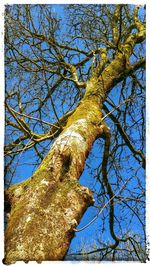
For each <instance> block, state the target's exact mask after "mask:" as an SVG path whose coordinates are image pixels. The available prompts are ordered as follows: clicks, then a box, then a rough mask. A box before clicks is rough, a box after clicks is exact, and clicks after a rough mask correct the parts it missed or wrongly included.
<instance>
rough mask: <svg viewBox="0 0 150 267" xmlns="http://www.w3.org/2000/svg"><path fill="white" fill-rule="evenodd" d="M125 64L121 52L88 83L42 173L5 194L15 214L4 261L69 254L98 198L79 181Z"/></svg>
mask: <svg viewBox="0 0 150 267" xmlns="http://www.w3.org/2000/svg"><path fill="white" fill-rule="evenodd" d="M125 68H126V57H125V55H124V54H123V53H118V55H117V56H116V58H115V59H114V61H113V62H112V63H111V64H110V65H109V66H108V67H107V68H106V69H105V70H104V71H103V72H102V74H101V75H100V76H98V75H97V76H95V77H94V76H93V77H92V78H91V79H90V80H89V81H88V82H87V87H86V93H85V96H84V98H83V99H82V101H81V102H80V104H79V105H78V107H77V108H76V110H75V112H74V113H73V114H72V115H71V116H70V117H69V118H68V121H67V124H66V126H65V128H64V130H63V131H62V133H61V134H60V135H59V137H58V138H57V139H56V141H55V142H54V144H53V146H52V147H51V150H50V151H49V153H48V154H47V156H46V157H45V159H44V160H43V162H42V163H41V165H40V166H39V168H38V169H37V171H36V172H35V173H34V175H33V176H32V177H31V178H29V179H28V180H27V181H24V182H22V183H20V184H18V185H14V186H12V187H11V188H10V189H9V190H8V191H7V192H6V197H7V199H8V201H9V202H10V203H11V212H10V219H9V221H8V226H7V230H6V235H5V263H7V264H8V263H12V262H15V261H19V260H25V261H26V260H36V261H42V260H62V259H63V258H64V256H65V254H66V252H67V250H68V248H69V245H70V241H71V239H72V237H73V235H74V230H73V228H75V227H76V225H77V224H78V223H79V221H80V219H81V217H82V215H83V213H84V212H85V210H86V209H87V207H88V206H90V205H92V204H93V201H94V200H93V198H92V194H91V192H90V191H89V190H88V189H87V188H85V187H83V186H81V185H80V184H79V182H78V179H79V177H80V175H81V173H82V171H83V169H84V164H85V160H86V158H87V155H88V153H89V152H90V149H91V147H92V144H93V142H94V141H95V140H96V138H97V137H99V136H101V135H102V134H103V130H104V127H105V126H103V125H100V119H101V117H102V113H101V107H102V103H103V100H104V99H105V96H106V93H107V92H108V91H109V90H110V89H111V88H112V87H113V86H114V84H116V83H117V82H118V81H119V80H120V79H121V77H122V74H123V73H124V71H125Z"/></svg>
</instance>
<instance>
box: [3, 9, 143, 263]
mask: <svg viewBox="0 0 150 267" xmlns="http://www.w3.org/2000/svg"><path fill="white" fill-rule="evenodd" d="M57 11H58V12H57ZM64 16H65V18H64ZM5 73H6V99H5V105H6V141H5V156H6V160H5V163H6V166H5V181H6V190H5V208H6V212H7V217H8V219H7V228H6V233H5V260H4V262H5V263H6V264H8V263H12V262H15V261H17V260H24V261H27V260H36V261H43V260H63V259H64V257H65V255H66V253H67V251H68V249H69V246H70V242H71V240H72V238H73V236H74V234H75V232H78V231H81V230H84V229H85V228H87V227H88V225H87V226H85V227H83V229H76V227H77V225H78V224H79V222H80V219H81V218H82V216H83V214H84V212H85V211H86V209H87V208H88V207H89V206H91V205H93V208H94V209H95V210H97V209H98V212H97V215H96V217H95V219H96V218H99V216H100V214H102V212H103V217H102V218H100V219H99V221H100V223H101V224H102V225H103V230H102V227H101V229H100V230H99V233H101V232H104V231H105V226H106V225H107V226H109V233H110V238H111V239H110V241H111V242H105V244H104V242H103V240H102V239H98V240H97V242H98V243H97V247H96V249H95V250H93V251H92V250H91V251H86V253H85V252H84V253H77V254H78V255H79V254H81V255H83V254H84V255H88V254H91V255H92V254H93V253H94V255H97V253H98V252H99V254H98V255H99V256H98V257H99V260H102V259H108V258H109V259H111V260H115V259H121V257H122V255H125V257H126V258H131V259H132V260H139V261H145V260H146V252H145V204H144V201H145V181H144V169H145V156H144V153H145V141H144V140H145V7H144V6H134V5H12V6H6V12H5ZM104 120H105V122H104ZM54 139H55V141H53V140H54ZM94 142H95V143H94ZM91 150H92V153H93V155H92V153H91ZM89 153H90V154H89ZM97 153H98V155H97ZM88 155H89V159H90V161H89V162H88ZM20 158H21V164H25V162H26V161H28V158H30V161H28V165H29V163H30V165H31V166H32V170H33V173H32V175H31V177H30V178H28V179H26V180H24V181H22V182H19V183H15V182H16V181H19V178H18V176H19V171H18V173H17V170H20ZM21 166H22V165H21ZM84 169H88V172H89V173H90V175H91V180H90V181H92V186H91V189H88V188H87V187H85V186H82V185H81V184H80V183H79V178H80V176H81V174H82V172H83V171H84ZM22 170H23V172H24V174H23V178H22V180H23V179H24V178H25V173H26V172H27V168H26V167H24V166H22ZM83 175H84V172H83ZM16 176H17V179H16V181H15V180H14V178H15V177H16ZM85 179H86V177H85ZM95 181H96V185H95ZM13 183H14V184H13ZM92 193H93V194H92ZM93 195H94V198H95V201H94V198H93ZM126 213H128V215H126ZM95 219H94V220H95ZM91 224H92V221H91V222H90V223H89V225H91ZM134 224H136V225H137V230H138V229H140V230H139V231H140V233H141V235H138V237H137V234H136V230H135V229H134ZM119 251H120V252H119Z"/></svg>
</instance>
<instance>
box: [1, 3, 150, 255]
mask: <svg viewBox="0 0 150 267" xmlns="http://www.w3.org/2000/svg"><path fill="white" fill-rule="evenodd" d="M52 9H53V11H54V12H56V13H58V16H60V17H61V19H62V25H63V30H62V34H63V33H65V31H66V20H65V17H64V11H63V6H62V5H52ZM14 82H15V80H14ZM118 87H119V86H117V87H116V88H114V89H113V91H112V94H111V97H112V99H113V101H114V103H116V104H117V103H118V100H119V96H118V97H117V90H118ZM56 103H57V101H56ZM57 105H58V106H59V101H58V104H57ZM122 109H123V107H122ZM57 111H58V113H59V108H58V109H57ZM114 114H115V113H114ZM53 116H54V114H52V117H53ZM46 119H47V118H45V120H46ZM107 121H108V124H110V125H111V122H110V120H109V119H107ZM6 134H7V133H6ZM136 134H137V133H136V131H135V136H136ZM6 138H7V136H6ZM101 142H102V141H101ZM48 143H49V142H47V141H46V144H48ZM96 144H97V141H96ZM96 144H95V145H94V146H93V150H92V152H91V154H92V153H93V154H94V161H92V156H91V155H90V156H89V158H88V160H87V164H88V162H89V163H90V164H91V162H93V163H92V166H93V169H96V167H97V166H98V165H99V163H100V159H102V151H100V146H96ZM125 153H126V154H127V155H128V153H130V151H129V149H128V148H126V149H125ZM32 157H33V152H32V150H30V151H28V152H26V153H22V154H21V155H20V156H19V157H18V159H17V162H18V163H17V162H16V167H17V168H16V170H15V172H14V178H13V181H12V182H13V183H16V182H20V181H23V180H25V179H27V178H28V177H30V176H31V175H32V172H33V170H34V169H35V167H34V166H32V165H30V161H31V159H32ZM131 165H133V166H134V167H138V163H137V162H135V161H134V159H133V162H131ZM126 167H127V168H126V170H120V172H121V174H122V176H123V178H124V179H128V178H129V176H130V175H132V172H131V173H130V169H129V166H128V163H127V165H126ZM95 175H96V173H95V171H93V174H91V173H89V172H88V168H85V171H84V172H83V174H82V176H81V178H80V183H81V184H82V185H84V186H89V188H90V189H92V187H93V182H94V183H95V184H96V180H95V178H94V176H95ZM110 175H111V182H113V179H114V181H115V173H113V172H111V173H110ZM137 175H139V176H143V177H144V172H142V171H139V172H138V173H137ZM132 181H133V180H132ZM132 181H131V183H130V182H129V183H128V188H129V189H131V188H132V187H136V182H135V184H133V182H132ZM144 183H145V182H144V180H143V184H144ZM98 187H99V184H96V185H95V188H96V189H97V190H98ZM120 187H121V185H120ZM126 194H127V192H126ZM125 212H127V213H128V209H126V211H125ZM106 213H108V210H105V211H104V214H106ZM115 213H116V216H117V215H118V216H119V210H117V209H116V210H115ZM96 214H97V209H96V208H93V207H90V208H89V209H88V210H87V212H86V213H85V214H84V216H83V218H82V220H81V222H80V225H79V226H78V228H79V229H80V228H81V227H82V226H84V225H86V224H87V223H88V222H89V221H90V220H91V219H92V218H93V217H94V216H95V215H96ZM101 216H103V214H101V215H100V217H99V218H98V219H97V220H96V221H95V222H94V224H92V225H91V226H90V227H88V228H86V229H85V230H84V231H81V232H79V233H77V234H76V237H75V238H74V239H73V240H72V243H71V247H70V250H73V251H76V249H77V248H78V247H80V244H81V246H82V245H83V243H84V240H86V243H87V244H91V243H94V242H95V241H93V233H94V236H95V237H97V233H98V229H99V228H102V220H101ZM126 223H127V221H125V222H124V224H125V225H126ZM105 228H106V230H105V231H104V234H103V240H104V241H110V240H111V236H110V233H109V229H108V218H107V224H105ZM129 228H130V226H129ZM132 231H136V232H138V233H140V232H141V225H140V224H139V223H138V221H137V218H136V217H135V218H134V219H133V223H132Z"/></svg>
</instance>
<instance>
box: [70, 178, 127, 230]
mask: <svg viewBox="0 0 150 267" xmlns="http://www.w3.org/2000/svg"><path fill="white" fill-rule="evenodd" d="M129 180H130V178H129V179H127V181H126V182H125V183H124V184H123V186H122V187H121V189H119V190H118V192H117V193H116V194H114V195H113V197H112V198H110V199H109V201H108V202H106V204H105V205H104V206H103V207H102V209H100V211H99V212H98V214H97V215H96V216H95V217H94V218H93V219H92V220H91V221H90V222H89V223H88V224H86V225H85V226H83V227H82V228H80V229H74V231H75V232H81V231H83V230H84V229H86V228H87V227H88V226H90V225H91V224H93V223H94V222H95V221H96V220H97V218H98V217H99V215H100V214H101V213H102V212H103V210H104V209H105V208H106V207H107V206H108V204H109V203H110V202H111V201H112V200H113V199H114V198H115V197H116V196H117V195H118V194H120V193H121V191H122V190H123V189H124V187H125V186H126V184H127V182H128V181H129Z"/></svg>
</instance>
